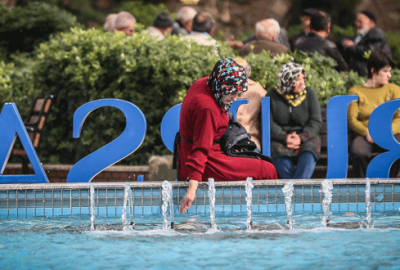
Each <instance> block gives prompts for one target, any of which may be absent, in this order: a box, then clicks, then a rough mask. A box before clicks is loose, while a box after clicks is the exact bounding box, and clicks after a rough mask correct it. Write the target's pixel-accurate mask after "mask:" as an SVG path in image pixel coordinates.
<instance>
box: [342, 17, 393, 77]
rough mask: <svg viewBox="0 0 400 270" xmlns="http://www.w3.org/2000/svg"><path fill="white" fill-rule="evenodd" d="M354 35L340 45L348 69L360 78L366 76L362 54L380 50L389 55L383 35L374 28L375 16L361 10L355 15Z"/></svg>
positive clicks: (378, 29) (365, 63) (365, 66)
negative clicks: (346, 60)
mask: <svg viewBox="0 0 400 270" xmlns="http://www.w3.org/2000/svg"><path fill="white" fill-rule="evenodd" d="M356 28H357V32H356V35H355V36H354V37H352V38H346V39H344V40H342V41H341V42H340V43H341V45H342V47H343V50H344V53H345V58H347V59H348V64H349V68H350V69H351V70H354V71H356V72H357V73H358V74H359V75H360V76H366V75H367V59H366V58H365V57H364V53H365V52H368V51H374V50H376V49H381V50H383V51H384V52H386V53H388V54H391V50H390V47H389V45H388V43H387V40H386V36H385V33H384V32H383V31H382V30H381V29H380V28H378V27H377V26H376V17H375V15H374V14H373V13H372V12H370V11H368V10H363V11H361V12H360V13H358V15H357V19H356Z"/></svg>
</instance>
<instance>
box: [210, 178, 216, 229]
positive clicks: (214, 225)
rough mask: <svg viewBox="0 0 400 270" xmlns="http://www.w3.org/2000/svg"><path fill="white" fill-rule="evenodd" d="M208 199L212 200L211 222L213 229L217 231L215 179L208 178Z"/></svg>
mask: <svg viewBox="0 0 400 270" xmlns="http://www.w3.org/2000/svg"><path fill="white" fill-rule="evenodd" d="M208 198H209V199H210V222H211V229H212V230H215V229H217V224H216V223H215V183H214V178H208Z"/></svg>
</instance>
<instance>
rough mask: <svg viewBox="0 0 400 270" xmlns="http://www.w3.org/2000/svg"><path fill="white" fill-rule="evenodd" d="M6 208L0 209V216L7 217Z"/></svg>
mask: <svg viewBox="0 0 400 270" xmlns="http://www.w3.org/2000/svg"><path fill="white" fill-rule="evenodd" d="M7 215H8V210H7V209H0V218H7Z"/></svg>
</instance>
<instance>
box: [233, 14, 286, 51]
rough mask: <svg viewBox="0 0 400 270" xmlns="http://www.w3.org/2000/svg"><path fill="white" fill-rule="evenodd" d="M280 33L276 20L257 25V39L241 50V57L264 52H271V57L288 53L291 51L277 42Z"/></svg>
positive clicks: (268, 20) (263, 21)
mask: <svg viewBox="0 0 400 270" xmlns="http://www.w3.org/2000/svg"><path fill="white" fill-rule="evenodd" d="M279 31H280V27H279V23H278V22H277V21H276V20H274V19H265V20H262V21H260V22H258V23H256V39H255V40H253V41H251V42H249V43H247V44H246V45H244V46H243V47H242V48H241V49H240V50H239V55H240V56H245V55H248V54H250V53H254V54H259V53H261V52H262V51H270V55H271V56H275V55H277V54H281V53H287V52H288V50H289V49H288V48H287V47H286V46H284V45H282V44H279V43H278V42H276V39H277V37H278V34H279Z"/></svg>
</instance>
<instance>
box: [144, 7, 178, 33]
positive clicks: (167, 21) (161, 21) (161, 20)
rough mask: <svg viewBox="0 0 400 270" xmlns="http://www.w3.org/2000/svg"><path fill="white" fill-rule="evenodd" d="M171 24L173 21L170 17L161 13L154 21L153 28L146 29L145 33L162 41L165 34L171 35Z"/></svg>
mask: <svg viewBox="0 0 400 270" xmlns="http://www.w3.org/2000/svg"><path fill="white" fill-rule="evenodd" d="M173 24H174V21H173V20H172V17H171V15H169V14H168V13H166V12H161V13H160V14H158V15H157V17H156V18H155V19H154V21H153V26H150V27H149V28H147V31H149V32H150V35H152V36H153V37H155V38H156V39H157V40H162V39H164V38H165V35H166V34H171V32H172V26H173Z"/></svg>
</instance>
